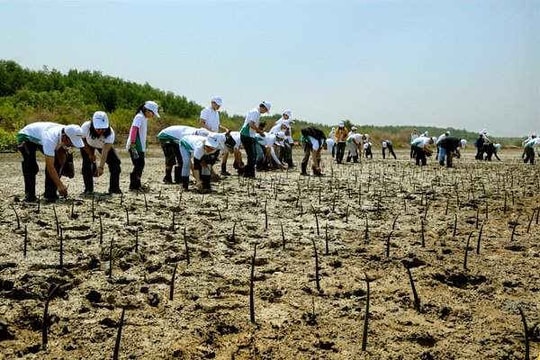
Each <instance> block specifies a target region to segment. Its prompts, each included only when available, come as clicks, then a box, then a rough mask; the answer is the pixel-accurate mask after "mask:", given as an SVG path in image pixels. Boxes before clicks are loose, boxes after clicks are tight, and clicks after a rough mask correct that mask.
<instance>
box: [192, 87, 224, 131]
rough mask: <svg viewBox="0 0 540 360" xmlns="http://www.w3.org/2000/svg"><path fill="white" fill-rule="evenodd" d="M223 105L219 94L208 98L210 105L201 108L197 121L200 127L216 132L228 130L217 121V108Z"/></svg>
mask: <svg viewBox="0 0 540 360" xmlns="http://www.w3.org/2000/svg"><path fill="white" fill-rule="evenodd" d="M222 105H223V99H222V98H221V97H219V96H212V98H211V99H210V106H208V107H205V108H204V109H202V110H201V115H200V117H199V122H200V124H201V127H203V128H205V129H207V130H208V131H211V132H214V133H217V132H219V130H223V131H225V132H227V131H229V129H227V128H226V127H224V126H222V125H221V123H220V121H219V109H220V107H221V106H222Z"/></svg>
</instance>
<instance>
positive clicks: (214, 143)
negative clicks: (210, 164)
mask: <svg viewBox="0 0 540 360" xmlns="http://www.w3.org/2000/svg"><path fill="white" fill-rule="evenodd" d="M204 145H206V146H210V147H211V148H214V149H217V147H218V146H219V140H218V139H217V138H216V136H215V135H209V136H207V137H206V140H205V141H204Z"/></svg>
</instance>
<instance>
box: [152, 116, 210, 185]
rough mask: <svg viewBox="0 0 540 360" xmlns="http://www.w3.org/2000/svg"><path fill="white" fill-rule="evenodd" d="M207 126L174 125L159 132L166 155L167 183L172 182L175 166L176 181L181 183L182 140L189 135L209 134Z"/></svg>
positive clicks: (165, 179) (165, 181)
mask: <svg viewBox="0 0 540 360" xmlns="http://www.w3.org/2000/svg"><path fill="white" fill-rule="evenodd" d="M209 133H210V132H209V131H208V130H207V129H206V128H196V127H193V126H187V125H172V126H168V127H166V128H165V129H163V130H161V131H160V132H159V133H158V134H157V138H158V140H159V143H160V144H161V149H162V150H163V155H164V156H165V177H164V178H163V182H164V183H165V184H172V183H173V177H172V171H173V167H174V183H176V184H180V178H181V172H182V155H181V154H180V140H182V138H184V136H187V135H201V136H208V134H209ZM175 165H176V166H175Z"/></svg>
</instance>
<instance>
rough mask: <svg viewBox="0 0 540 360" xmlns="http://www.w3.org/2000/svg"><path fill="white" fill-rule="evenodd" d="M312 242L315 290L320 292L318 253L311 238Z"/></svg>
mask: <svg viewBox="0 0 540 360" xmlns="http://www.w3.org/2000/svg"><path fill="white" fill-rule="evenodd" d="M311 242H312V244H313V254H314V256H315V285H316V286H317V291H318V292H321V282H320V277H319V254H318V252H317V246H316V245H315V239H313V238H312V239H311Z"/></svg>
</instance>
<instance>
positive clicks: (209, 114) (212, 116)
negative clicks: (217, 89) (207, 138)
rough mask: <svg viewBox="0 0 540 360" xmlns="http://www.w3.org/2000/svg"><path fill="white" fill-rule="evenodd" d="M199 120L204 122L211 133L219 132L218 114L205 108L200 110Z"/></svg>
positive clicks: (209, 108)
mask: <svg viewBox="0 0 540 360" xmlns="http://www.w3.org/2000/svg"><path fill="white" fill-rule="evenodd" d="M201 119H202V120H204V123H205V124H206V126H208V128H210V131H212V132H218V131H219V112H218V111H216V110H214V109H212V108H211V107H207V108H204V109H202V111H201Z"/></svg>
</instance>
